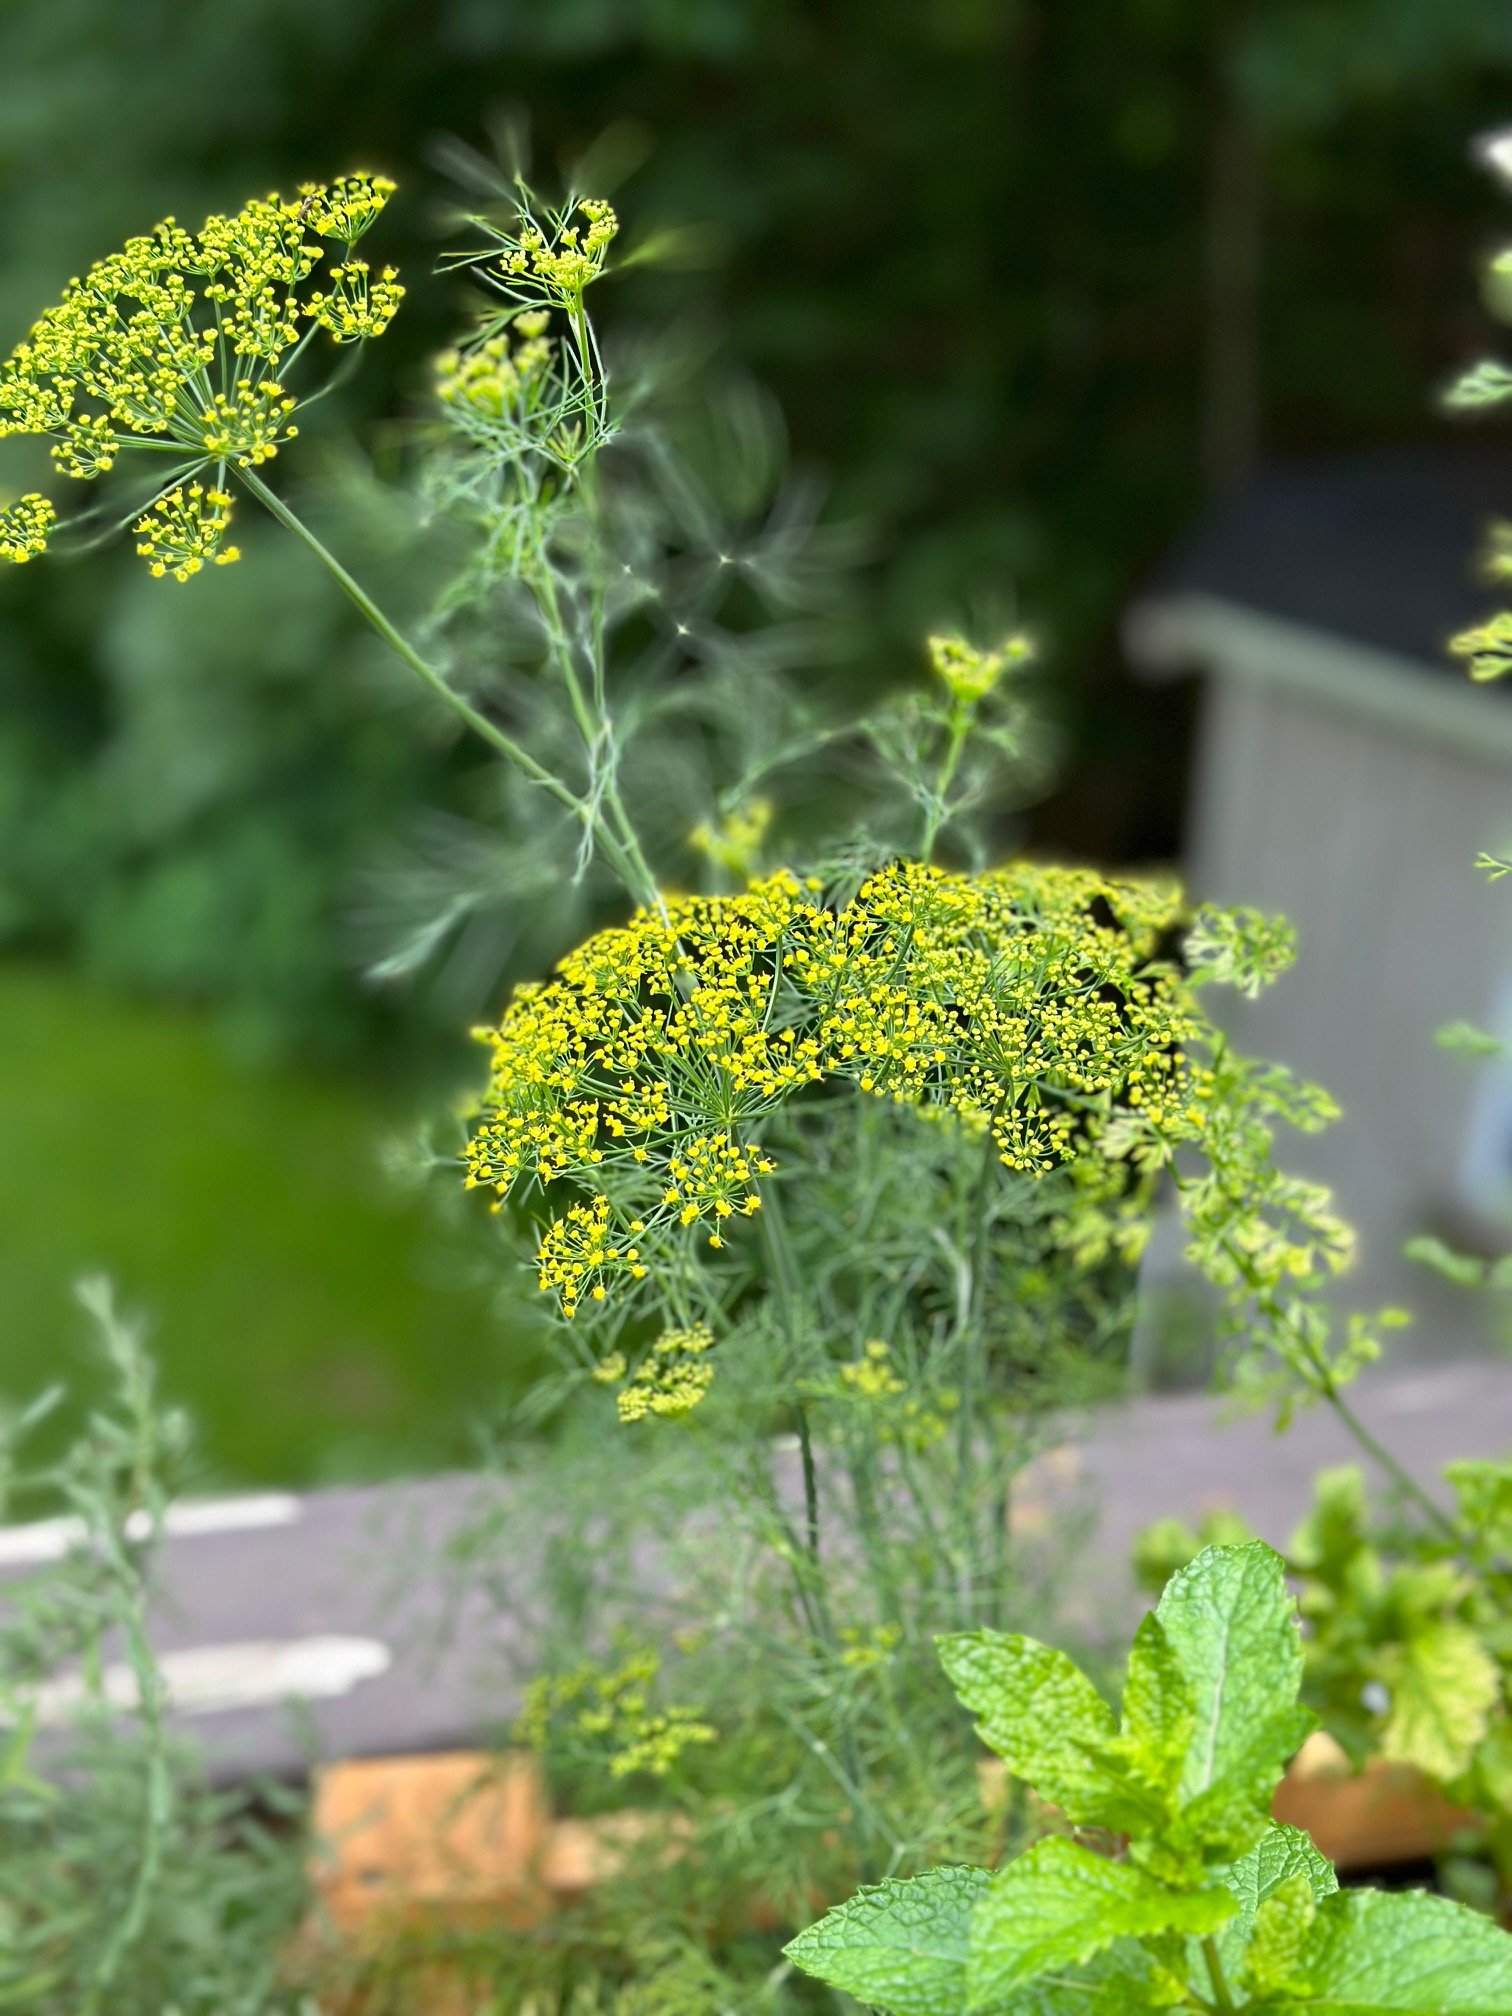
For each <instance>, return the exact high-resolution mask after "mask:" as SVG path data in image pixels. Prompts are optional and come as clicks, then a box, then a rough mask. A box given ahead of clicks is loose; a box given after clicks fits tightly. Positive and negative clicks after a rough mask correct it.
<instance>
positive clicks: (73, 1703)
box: [26, 1633, 393, 1728]
mask: <svg viewBox="0 0 1512 2016" xmlns="http://www.w3.org/2000/svg"><path fill="white" fill-rule="evenodd" d="M392 1664H393V1654H392V1653H391V1652H390V1650H389V1648H388V1646H387V1645H385V1644H384V1643H383V1642H382V1640H381V1639H378V1638H357V1637H346V1636H342V1635H339V1634H335V1633H329V1634H323V1635H321V1636H318V1637H312V1638H293V1639H288V1640H285V1641H283V1642H279V1641H277V1640H270V1639H251V1640H248V1641H247V1642H245V1643H242V1644H234V1645H192V1646H188V1647H185V1648H182V1649H180V1650H178V1651H173V1652H164V1653H162V1654H161V1655H160V1656H159V1660H158V1670H159V1672H160V1673H161V1674H162V1678H163V1684H164V1687H165V1689H166V1691H167V1696H168V1706H169V1708H170V1709H171V1711H172V1712H173V1714H174V1715H176V1716H194V1715H218V1714H224V1713H226V1712H227V1711H228V1710H231V1709H236V1708H274V1707H277V1706H279V1705H280V1704H281V1703H284V1702H288V1701H334V1700H339V1699H340V1698H341V1696H342V1695H344V1694H350V1693H351V1692H352V1690H353V1689H354V1688H356V1687H360V1686H361V1685H362V1683H363V1682H364V1681H365V1680H376V1679H377V1678H378V1676H379V1675H380V1674H382V1673H386V1672H387V1671H388V1669H389V1667H390V1666H391V1665H392ZM93 1701H100V1702H103V1705H104V1706H105V1707H107V1708H110V1709H114V1710H116V1711H117V1712H119V1713H121V1714H127V1713H129V1712H130V1711H131V1710H133V1709H135V1708H137V1707H138V1706H140V1702H141V1694H140V1689H139V1687H138V1683H137V1677H136V1674H135V1672H134V1671H133V1670H132V1668H131V1667H130V1666H129V1665H128V1664H127V1663H126V1662H125V1661H124V1660H119V1661H116V1662H114V1663H113V1664H111V1665H109V1666H107V1667H106V1668H105V1670H104V1672H103V1674H102V1675H101V1676H100V1680H99V1683H98V1685H95V1684H93V1683H91V1682H90V1681H88V1680H86V1679H85V1677H84V1675H83V1674H80V1673H60V1674H56V1675H55V1676H54V1677H53V1678H51V1679H49V1680H45V1681H43V1682H42V1683H41V1685H40V1686H38V1687H37V1688H36V1690H35V1691H34V1692H33V1693H32V1694H31V1695H30V1697H29V1698H28V1700H27V1702H26V1705H27V1706H28V1707H29V1708H33V1709H35V1712H36V1718H37V1721H38V1723H39V1724H40V1725H41V1726H42V1727H43V1728H48V1727H55V1726H57V1725H58V1724H59V1723H64V1722H68V1721H69V1720H71V1719H72V1718H73V1717H74V1716H76V1715H77V1714H78V1712H79V1710H80V1709H81V1708H85V1707H87V1706H88V1705H89V1704H90V1703H91V1702H93Z"/></svg>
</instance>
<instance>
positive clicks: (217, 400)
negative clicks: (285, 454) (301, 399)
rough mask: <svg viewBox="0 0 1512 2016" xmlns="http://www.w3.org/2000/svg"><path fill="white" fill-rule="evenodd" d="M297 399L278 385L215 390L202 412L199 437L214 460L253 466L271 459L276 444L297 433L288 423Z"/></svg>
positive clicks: (266, 384)
mask: <svg viewBox="0 0 1512 2016" xmlns="http://www.w3.org/2000/svg"><path fill="white" fill-rule="evenodd" d="M297 403H298V402H297V401H296V400H293V399H290V398H289V397H288V396H287V395H286V393H285V392H284V389H283V387H282V385H275V384H272V383H271V382H266V383H264V384H261V385H238V386H237V388H236V390H235V392H234V393H231V392H217V393H216V394H215V396H214V398H213V399H212V400H211V401H210V404H209V405H208V406H207V407H206V409H205V414H204V435H203V440H204V444H205V447H206V449H207V450H208V451H209V453H210V454H212V455H213V456H214V457H215V459H216V460H217V461H218V462H234V463H236V464H237V466H238V467H239V468H242V469H247V468H257V467H259V466H260V465H261V464H262V463H264V462H271V461H272V459H273V457H274V456H275V455H276V454H277V453H278V448H279V443H280V442H282V441H292V440H293V439H294V436H295V435H296V434H297V433H298V432H299V429H298V428H297V427H291V426H290V425H289V415H290V414H291V413H292V412H293V411H294V409H295V406H296V405H297Z"/></svg>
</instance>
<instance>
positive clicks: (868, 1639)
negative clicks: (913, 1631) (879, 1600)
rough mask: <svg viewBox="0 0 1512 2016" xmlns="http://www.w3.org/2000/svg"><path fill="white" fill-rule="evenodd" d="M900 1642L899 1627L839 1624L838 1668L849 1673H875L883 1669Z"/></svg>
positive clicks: (901, 1640) (901, 1635) (901, 1628)
mask: <svg viewBox="0 0 1512 2016" xmlns="http://www.w3.org/2000/svg"><path fill="white" fill-rule="evenodd" d="M902 1642H903V1627H902V1626H901V1625H899V1624H873V1625H870V1626H867V1625H860V1624H842V1625H841V1627H840V1647H841V1650H840V1664H841V1665H842V1666H844V1667H847V1668H848V1669H849V1670H850V1671H851V1672H852V1673H875V1672H877V1671H879V1670H880V1669H881V1668H882V1667H884V1666H886V1665H887V1663H888V1661H889V1660H890V1659H891V1658H892V1656H893V1654H894V1652H896V1651H897V1649H898V1647H899V1646H900V1645H901V1644H902Z"/></svg>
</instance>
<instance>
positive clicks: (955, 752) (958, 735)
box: [919, 705, 971, 861]
mask: <svg viewBox="0 0 1512 2016" xmlns="http://www.w3.org/2000/svg"><path fill="white" fill-rule="evenodd" d="M970 729H971V710H970V708H968V707H963V706H959V705H958V706H957V707H956V709H955V712H954V713H953V715H952V717H951V723H950V740H949V742H948V743H947V744H946V745H945V754H944V756H943V758H942V759H941V762H940V774H939V776H938V777H937V778H936V779H935V783H934V790H933V792H932V793H931V795H930V799H929V802H928V804H927V805H926V806H925V808H924V830H923V832H922V833H921V834H920V836H919V859H920V860H921V861H928V860H929V859H930V858H931V857H932V856H933V854H934V850H935V842H936V840H938V839H939V837H940V828H941V827H942V826H943V825H944V824H945V814H946V810H947V801H948V795H949V792H950V787H951V785H952V783H954V781H955V773H956V766H957V765H958V764H959V763H960V760H961V751H962V750H963V749H964V748H965V746H966V737H967V735H968V733H969V732H970Z"/></svg>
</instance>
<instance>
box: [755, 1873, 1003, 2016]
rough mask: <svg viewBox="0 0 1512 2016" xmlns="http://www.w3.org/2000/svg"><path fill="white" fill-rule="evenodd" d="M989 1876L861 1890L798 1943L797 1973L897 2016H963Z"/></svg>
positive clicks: (791, 1951)
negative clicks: (975, 1917)
mask: <svg viewBox="0 0 1512 2016" xmlns="http://www.w3.org/2000/svg"><path fill="white" fill-rule="evenodd" d="M991 1880H992V1879H991V1877H990V1876H989V1875H988V1873H987V1871H986V1870H985V1869H970V1868H966V1867H946V1868H940V1869H930V1870H927V1871H926V1872H925V1873H924V1875H922V1876H912V1877H907V1878H902V1877H896V1876H895V1877H890V1878H889V1879H888V1880H887V1881H886V1882H885V1883H876V1884H871V1885H869V1886H868V1887H867V1888H866V1889H864V1890H858V1891H857V1892H856V1894H855V1896H854V1897H852V1898H850V1899H849V1900H848V1901H847V1902H846V1903H844V1904H840V1905H837V1906H836V1908H835V1909H834V1910H833V1911H828V1912H826V1913H825V1915H824V1916H823V1917H822V1918H821V1919H819V1921H818V1922H817V1923H816V1924H813V1925H810V1926H809V1927H808V1928H807V1929H806V1930H805V1931H802V1932H800V1933H799V1934H798V1936H797V1938H796V1939H793V1940H791V1941H790V1942H789V1943H788V1945H787V1946H786V1947H784V1949H783V1951H784V1952H785V1953H786V1955H787V1957H788V1959H789V1960H791V1961H792V1962H793V1965H794V1966H795V1967H801V1968H802V1969H803V1971H804V1973H805V1974H812V1975H813V1976H814V1977H815V1979H816V1980H819V1981H825V1982H827V1983H828V1984H829V1986H830V1987H831V1988H839V1989H841V1990H842V1991H843V1992H844V1993H845V1994H847V1995H854V1996H855V1998H856V2000H857V2001H858V2002H870V2003H873V2004H875V2006H876V2007H877V2008H879V2009H885V2010H888V2011H890V2012H891V2016H960V2012H961V2010H962V2009H963V2008H964V2007H965V2003H966V1962H967V1954H968V1951H969V1948H970V1938H971V1914H972V1909H973V1907H974V1906H975V1905H976V1903H977V1901H978V1899H979V1898H980V1897H981V1896H982V1895H983V1893H984V1892H985V1890H986V1889H987V1886H988V1884H989V1883H990V1882H991Z"/></svg>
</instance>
